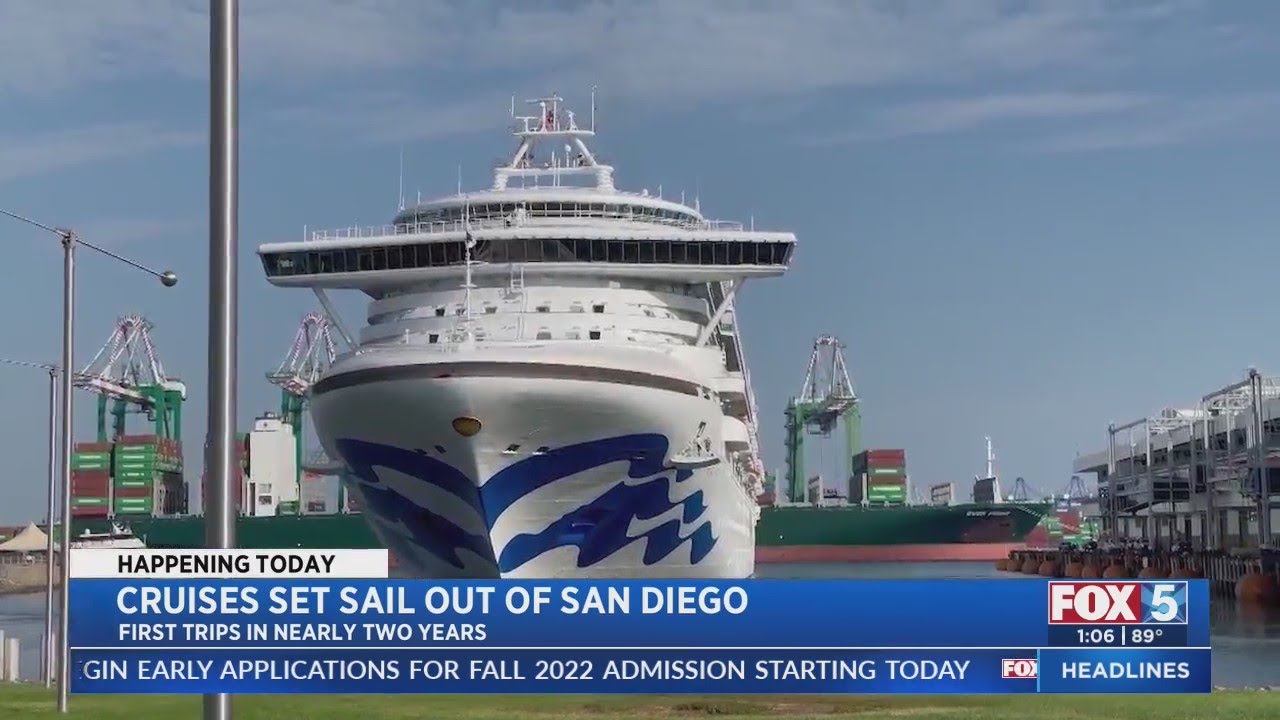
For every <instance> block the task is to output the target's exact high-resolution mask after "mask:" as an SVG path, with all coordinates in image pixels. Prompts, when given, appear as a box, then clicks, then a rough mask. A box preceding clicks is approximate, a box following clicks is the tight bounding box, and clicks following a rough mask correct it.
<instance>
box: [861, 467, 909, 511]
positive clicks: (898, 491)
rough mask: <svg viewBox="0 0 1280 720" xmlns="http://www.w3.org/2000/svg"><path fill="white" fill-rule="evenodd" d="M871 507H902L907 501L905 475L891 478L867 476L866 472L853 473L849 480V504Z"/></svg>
mask: <svg viewBox="0 0 1280 720" xmlns="http://www.w3.org/2000/svg"><path fill="white" fill-rule="evenodd" d="M864 501H865V502H867V503H869V504H872V505H902V504H905V503H906V501H907V478H906V476H905V475H897V476H893V477H885V476H880V477H876V476H873V475H869V474H867V473H866V472H859V473H855V474H854V475H853V477H851V478H849V502H851V503H854V504H861V503H863V502H864Z"/></svg>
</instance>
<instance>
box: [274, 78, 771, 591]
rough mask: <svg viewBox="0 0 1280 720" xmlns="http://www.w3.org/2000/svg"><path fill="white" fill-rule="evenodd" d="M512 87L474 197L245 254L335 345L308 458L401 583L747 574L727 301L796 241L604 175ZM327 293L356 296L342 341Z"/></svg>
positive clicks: (749, 505)
mask: <svg viewBox="0 0 1280 720" xmlns="http://www.w3.org/2000/svg"><path fill="white" fill-rule="evenodd" d="M530 102H531V103H532V104H533V105H535V106H536V107H537V108H538V113H537V115H532V116H528V117H517V116H516V114H515V111H514V108H515V106H514V102H513V105H512V117H513V119H514V120H515V123H516V125H515V127H514V129H513V134H514V135H515V138H516V140H517V143H518V146H517V148H516V150H515V152H514V153H513V154H512V155H511V157H510V159H509V161H507V162H506V163H504V164H502V165H501V166H499V167H498V168H497V170H496V171H495V173H494V182H493V185H492V186H491V187H490V188H489V189H488V190H485V191H481V192H472V193H461V192H459V194H457V195H454V196H451V197H447V198H443V199H440V200H433V201H430V202H423V203H419V204H417V205H415V206H413V207H410V208H407V209H402V210H401V212H400V213H399V214H398V215H397V216H396V217H395V220H394V222H393V223H392V224H391V225H387V226H383V227H380V228H347V229H343V230H337V231H319V232H310V233H307V234H306V237H305V239H304V240H303V241H301V242H291V243H279V244H273V245H265V246H263V247H262V248H261V249H260V250H259V253H260V255H261V256H262V261H263V265H264V267H265V269H266V273H267V277H268V278H269V280H270V282H271V283H273V284H275V285H278V286H282V287H310V288H313V289H315V290H316V292H317V295H318V296H319V297H320V300H321V302H322V304H323V305H324V306H325V307H326V309H327V310H328V311H329V314H330V315H331V321H332V322H333V323H334V325H335V327H336V329H338V330H339V332H340V334H342V335H344V337H348V338H350V339H351V342H352V344H353V345H355V349H354V350H351V351H349V352H347V353H346V354H344V355H341V356H340V357H338V358H337V360H336V361H335V362H334V364H333V366H332V367H331V368H330V370H329V371H328V372H327V373H326V374H325V375H324V377H322V378H321V379H320V381H319V382H317V383H316V385H315V386H314V387H313V388H312V390H311V397H310V405H311V409H312V413H313V415H312V417H313V419H314V422H315V426H316V430H317V432H318V434H319V436H320V439H321V442H322V444H323V445H324V448H325V451H326V452H327V453H328V454H329V456H330V457H331V458H333V459H335V460H338V461H340V462H341V463H342V464H343V465H344V466H345V469H346V471H347V472H346V473H345V479H346V482H347V483H348V485H349V486H350V487H351V489H352V491H353V492H355V493H357V495H358V496H359V500H360V504H361V506H362V508H363V510H364V514H365V516H366V517H368V518H369V520H370V522H371V523H372V525H373V528H374V530H375V532H376V533H377V535H378V536H379V538H381V539H382V541H383V542H385V543H386V544H387V546H388V547H389V548H390V549H391V550H392V551H393V552H394V553H395V554H396V555H397V557H398V559H399V560H400V563H401V564H402V565H403V566H408V567H409V568H410V569H411V570H416V571H418V572H419V573H420V574H422V575H426V576H430V577H495V576H502V577H539V578H542V577H658V578H663V577H665V578H681V577H702V578H738V577H746V576H748V575H750V574H751V573H752V571H753V569H754V552H755V522H756V518H757V517H758V512H759V511H758V509H757V505H756V502H755V498H756V496H757V495H758V494H759V493H760V491H761V488H762V485H761V483H762V479H763V474H764V473H763V471H762V469H761V464H760V457H759V449H758V441H757V439H756V412H755V403H754V399H753V396H752V392H751V384H750V379H749V376H748V374H747V368H746V362H745V359H744V355H743V348H742V342H741V338H740V336H739V333H738V328H737V326H736V324H735V322H734V313H733V299H734V297H735V295H736V293H737V292H738V289H739V288H740V287H741V285H742V282H743V281H744V280H746V279H747V278H752V277H766V276H774V275H781V274H782V273H783V272H785V270H786V267H787V265H788V263H789V262H790V260H791V255H792V252H793V250H794V247H795V236H794V235H793V234H791V233H784V232H757V231H755V230H754V229H751V230H748V229H744V228H743V227H742V225H741V224H739V223H722V222H715V221H711V220H707V219H705V218H704V217H703V216H702V214H701V213H700V212H699V209H698V207H697V203H696V201H695V205H694V207H689V206H687V205H685V204H683V203H676V202H672V201H670V200H664V199H662V198H661V197H655V196H653V195H651V194H650V193H648V192H647V191H645V192H641V193H628V192H621V191H618V190H617V189H615V187H614V184H613V168H611V167H609V166H607V165H604V164H601V163H600V162H599V160H598V159H597V157H596V156H595V155H594V154H593V152H592V151H591V149H590V147H589V146H588V144H587V141H588V140H590V139H591V138H592V137H594V135H595V131H594V117H593V119H592V121H591V122H590V124H589V126H587V127H580V126H579V120H578V119H577V118H576V117H575V116H574V114H573V113H572V112H567V111H565V110H564V108H563V106H562V100H561V98H559V97H556V96H552V97H547V98H541V99H538V100H534V101H530ZM592 105H593V109H592V116H594V114H595V113H594V101H593V103H592ZM335 288H350V289H358V290H361V291H363V292H364V293H366V294H367V295H368V296H370V297H371V298H372V301H371V302H370V303H369V310H368V324H367V325H366V326H365V327H364V328H363V329H361V330H360V332H359V337H358V338H353V337H352V333H351V332H350V331H349V330H348V329H347V328H346V327H344V325H343V324H342V321H341V319H340V318H337V317H332V316H333V312H332V305H331V304H330V303H329V302H328V299H327V297H326V296H325V292H324V291H325V290H326V289H335Z"/></svg>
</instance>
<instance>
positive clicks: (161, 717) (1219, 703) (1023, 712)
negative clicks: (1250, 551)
mask: <svg viewBox="0 0 1280 720" xmlns="http://www.w3.org/2000/svg"><path fill="white" fill-rule="evenodd" d="M234 702H235V720H276V718H287V719H288V720H349V719H351V718H356V719H358V720H409V719H411V718H424V719H425V718H432V719H435V718H442V719H447V720H575V719H585V718H596V719H598V720H632V719H633V718H646V719H647V718H656V719H658V720H686V719H688V718H715V720H759V719H760V718H789V719H792V720H806V719H812V720H844V719H849V718H856V719H857V720H876V719H878V718H894V719H895V720H910V719H911V718H927V719H928V720H944V719H946V718H955V719H956V720H997V719H1000V720H1004V719H1007V720H1094V719H1095V718H1096V719H1098V720H1102V719H1104V718H1105V719H1107V720H1121V719H1123V720H1214V719H1215V718H1222V719H1223V720H1242V719H1246V718H1247V719H1248V720H1255V719H1257V720H1261V719H1263V718H1280V693H1269V692H1216V693H1213V694H1212V695H1183V696H1179V695H1161V696H1156V695H1131V696H1098V695H1093V696H1087V695H1086V696H1061V695H1059V696H1049V695H1039V696H1025V697H1017V696H1009V695H994V696H959V697H938V696H931V697H901V696H899V697H877V696H859V697H838V696H759V697H751V696H600V695H585V696H547V695H529V696H512V695H498V696H458V695H440V696H425V695H416V696H411V695H390V696H378V695H366V696H352V695H279V696H243V697H238V698H236V699H235V701H234ZM53 705H54V703H53V695H52V694H51V693H50V692H48V691H46V690H44V689H43V688H32V687H30V686H21V685H15V686H10V687H8V688H3V689H0V718H21V719H22V720H39V719H40V718H57V717H66V716H59V715H57V713H56V712H55V709H54V707H53ZM200 707H201V706H200V698H199V697H192V696H126V695H73V696H72V697H71V712H70V714H69V717H73V718H92V719H93V720H153V719H155V720H172V718H193V717H200Z"/></svg>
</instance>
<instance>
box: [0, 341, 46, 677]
mask: <svg viewBox="0 0 1280 720" xmlns="http://www.w3.org/2000/svg"><path fill="white" fill-rule="evenodd" d="M0 363H3V364H5V365H13V366H15V367H28V368H34V369H37V370H44V371H45V372H47V373H49V459H48V467H49V487H48V489H47V491H46V493H47V496H48V497H47V503H46V508H45V530H46V531H47V532H46V544H45V551H44V564H45V578H44V635H42V636H41V637H40V679H42V680H43V681H44V686H45V687H49V686H50V685H52V684H53V646H54V639H53V518H54V514H55V512H56V510H55V508H56V504H57V502H58V471H57V469H56V468H57V465H56V463H55V457H56V456H57V454H58V366H57V365H50V364H48V363H33V362H26V361H23V360H10V359H8V358H0Z"/></svg>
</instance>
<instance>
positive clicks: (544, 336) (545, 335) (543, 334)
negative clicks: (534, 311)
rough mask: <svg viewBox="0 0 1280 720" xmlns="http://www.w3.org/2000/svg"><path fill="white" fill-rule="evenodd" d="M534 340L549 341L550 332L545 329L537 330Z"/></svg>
mask: <svg viewBox="0 0 1280 720" xmlns="http://www.w3.org/2000/svg"><path fill="white" fill-rule="evenodd" d="M536 339H538V340H550V339H551V331H550V330H546V329H543V330H539V331H538V334H537V336H536Z"/></svg>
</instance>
